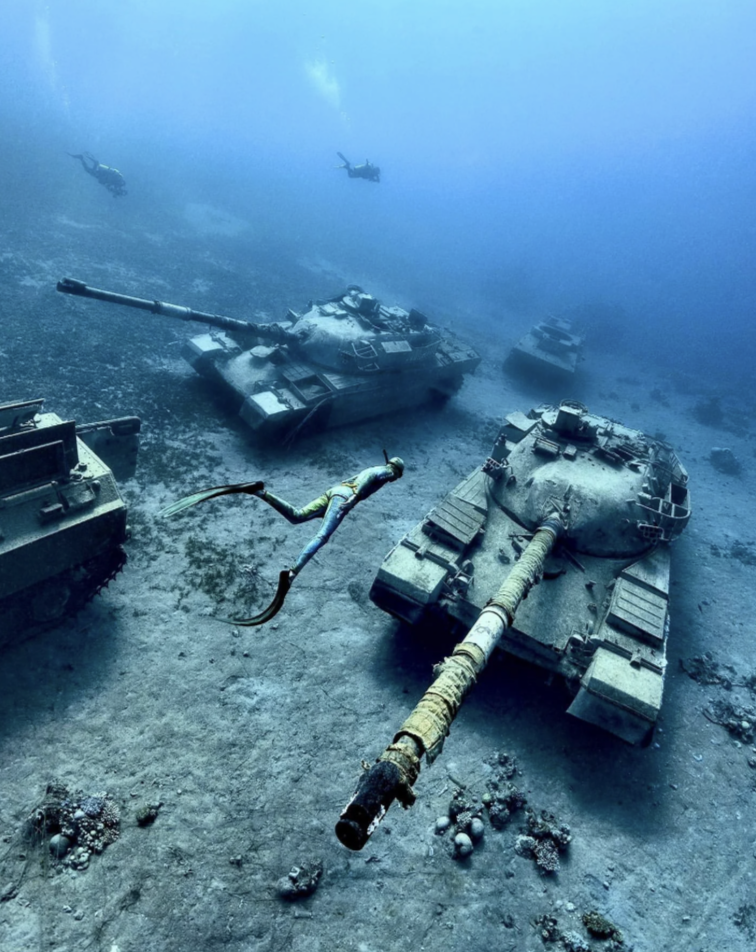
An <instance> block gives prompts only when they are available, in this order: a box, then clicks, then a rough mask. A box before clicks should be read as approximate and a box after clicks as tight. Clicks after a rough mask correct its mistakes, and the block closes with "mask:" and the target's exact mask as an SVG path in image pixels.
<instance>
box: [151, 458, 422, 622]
mask: <svg viewBox="0 0 756 952" xmlns="http://www.w3.org/2000/svg"><path fill="white" fill-rule="evenodd" d="M384 456H385V457H386V462H385V464H383V465H381V466H370V467H369V468H368V469H363V470H362V471H361V472H359V473H357V474H356V475H354V476H350V477H349V478H348V479H345V480H342V482H340V483H337V485H335V486H332V487H331V488H330V489H327V490H326V491H325V492H324V493H323V494H322V495H321V496H318V498H317V499H313V501H312V502H311V503H308V504H307V505H306V506H303V507H302V508H301V509H298V508H296V507H295V506H293V505H292V504H291V503H290V502H287V501H286V500H285V499H281V497H280V496H276V495H274V494H273V493H271V492H268V490H267V489H266V488H265V484H264V483H262V482H254V483H236V484H233V485H229V486H213V487H211V488H210V489H201V490H199V491H198V492H195V493H192V494H191V495H189V496H185V497H184V498H183V499H179V500H178V501H177V502H174V503H172V504H171V505H170V506H167V507H166V508H165V509H163V510H162V511H161V512H160V515H161V516H173V515H175V514H176V513H177V512H182V511H183V510H184V509H188V508H189V507H190V506H196V505H197V503H200V502H204V501H205V500H207V499H214V498H215V497H216V496H227V495H231V494H234V493H245V494H246V495H249V496H257V498H258V499H262V501H263V502H266V503H267V504H268V505H269V506H271V507H272V508H273V509H275V510H276V512H278V513H280V514H281V515H282V516H283V517H284V518H285V519H287V520H288V521H289V522H291V523H292V524H294V525H297V524H299V523H300V522H309V521H310V520H311V519H318V518H321V519H322V520H323V524H322V525H321V527H320V530H319V531H318V533H317V534H316V535H315V536H314V537H313V538H312V539H311V540H310V541H309V542H308V543H307V545H306V546H305V547H304V548H303V549H302V551H301V552H300V553H299V557H298V558H297V560H296V562H295V563H294V565H293V566H292V567H291V568H290V569H284V570H283V571H282V572H280V573H279V577H278V589H277V591H276V594H275V596H274V598H273V601H272V602H271V603H270V605H268V607H267V608H265V609H264V610H263V611H261V612H260V613H259V614H257V615H254V616H253V617H252V618H240V619H233V618H232V619H226V620H227V621H229V622H230V623H231V624H234V625H244V626H247V627H253V626H255V625H262V624H264V623H265V622H266V621H270V619H271V618H273V616H274V615H276V614H277V613H278V612H279V611H280V610H281V607H282V606H283V603H284V599H285V598H286V595H287V593H288V591H289V589H290V588H291V586H292V583H293V582H294V579H295V578H296V577H297V575H299V573H300V572H301V571H302V569H303V568H304V567H305V565H307V563H308V562H309V561H310V559H311V558H312V557H313V556H314V555H315V553H316V552H318V551H319V550H320V549H322V548H323V546H324V545H325V544H326V543H327V542H328V541H329V539H330V538H331V536H332V535H333V534H334V532H335V531H336V530H337V529H338V527H339V526H340V525H341V521H342V520H343V519H344V517H345V516H346V515H347V514H348V513H349V512H351V511H352V509H354V507H355V506H356V505H357V503H358V502H362V500H363V499H367V498H368V496H372V495H373V493H375V492H377V491H378V490H379V489H380V488H381V487H382V486H384V485H385V484H386V483H392V482H394V481H395V480H397V479H401V477H402V474H403V473H404V462H403V460H401V459H400V458H399V457H398V456H393V457H392V458H391V459H389V458H388V456H387V455H386V453H385V451H384Z"/></svg>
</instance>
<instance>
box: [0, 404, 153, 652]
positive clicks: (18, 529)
mask: <svg viewBox="0 0 756 952" xmlns="http://www.w3.org/2000/svg"><path fill="white" fill-rule="evenodd" d="M43 402H44V401H42V400H29V401H26V402H23V403H10V404H5V405H4V406H0V619H2V624H1V625H0V647H2V646H4V645H6V644H9V643H12V642H15V641H20V640H22V639H23V638H25V637H28V636H29V635H31V634H33V633H34V632H35V631H38V630H40V629H44V628H49V627H51V626H52V625H54V624H56V623H58V622H59V621H61V620H62V619H63V618H65V617H67V616H70V615H73V614H75V613H76V612H77V611H78V610H79V609H80V608H82V607H83V605H85V604H86V602H88V601H89V600H90V599H92V598H93V597H94V596H95V595H96V594H97V593H98V592H99V591H100V590H101V589H102V588H103V587H104V586H106V585H107V584H108V583H109V582H110V581H111V580H112V579H113V578H115V576H116V575H117V574H118V573H119V572H120V570H121V569H122V567H123V565H124V563H125V562H126V553H125V551H124V548H123V544H124V542H125V541H126V512H127V510H126V504H125V503H124V501H123V499H122V498H121V494H120V493H119V491H118V487H117V485H116V481H115V476H114V473H117V474H118V478H119V479H126V478H128V477H129V476H131V475H133V473H134V470H135V467H136V457H137V451H138V445H139V436H138V434H139V429H140V421H139V418H138V417H122V418H120V419H116V420H105V421H103V422H99V423H89V424H83V425H80V426H77V425H76V424H75V423H74V422H73V421H71V420H62V419H61V418H60V417H59V416H57V415H56V414H55V413H42V404H43ZM93 448H94V449H93ZM104 460H108V462H107V463H106V462H105V461H104Z"/></svg>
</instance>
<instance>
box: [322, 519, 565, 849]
mask: <svg viewBox="0 0 756 952" xmlns="http://www.w3.org/2000/svg"><path fill="white" fill-rule="evenodd" d="M563 532H564V524H563V522H562V517H561V516H560V515H559V514H558V513H553V514H552V515H551V516H549V518H548V519H546V520H544V521H543V522H542V524H541V525H540V526H539V528H538V530H537V531H536V533H535V535H534V536H533V538H532V539H531V541H530V543H529V544H528V546H527V547H526V548H525V550H524V551H523V553H522V555H521V556H520V559H519V561H518V562H517V563H516V565H515V566H514V568H513V569H512V570H511V572H510V573H509V574H508V575H507V577H506V578H505V580H504V581H503V583H502V585H501V587H500V588H499V591H498V592H497V593H496V595H495V596H494V597H493V598H492V599H491V601H490V602H489V603H488V604H487V605H486V607H485V608H484V609H483V610H482V611H481V613H480V615H479V616H478V618H477V620H476V622H475V624H474V625H473V626H472V628H471V629H470V631H469V632H468V633H467V635H466V637H465V638H464V639H463V640H462V641H461V642H460V643H459V644H458V645H457V646H456V647H455V648H454V651H453V652H452V654H451V656H450V657H448V658H446V659H445V660H444V661H443V663H442V664H440V665H438V666H437V669H436V678H435V680H434V682H433V684H431V686H430V687H429V688H428V690H427V691H426V692H425V694H424V695H423V697H422V698H421V699H420V701H419V703H418V704H417V706H416V707H415V709H414V711H413V712H412V713H411V714H410V716H409V717H408V718H407V720H406V721H405V722H404V724H402V726H401V727H400V728H399V731H398V733H397V734H396V735H395V737H394V740H393V741H392V743H391V744H389V746H388V747H387V748H386V749H385V750H384V752H383V753H382V754H381V755H380V757H379V758H378V760H377V761H376V763H375V764H373V766H372V767H370V768H369V769H368V770H367V771H366V772H365V773H364V774H363V775H362V777H361V778H360V781H359V783H358V785H357V790H356V791H355V793H354V796H353V797H352V799H351V800H350V801H349V803H348V804H347V805H346V807H345V808H344V810H343V812H342V814H341V816H340V818H339V821H338V823H337V824H336V835H337V836H338V838H339V840H340V841H341V842H342V843H343V844H344V846H346V847H348V848H349V849H351V850H360V849H362V847H363V846H364V845H365V843H367V841H368V839H369V837H370V835H371V833H372V832H373V830H375V828H376V827H377V826H378V824H379V823H380V822H381V820H382V819H383V817H384V816H385V815H386V812H387V811H388V808H389V807H390V806H391V804H392V803H393V802H394V800H398V801H399V802H400V803H401V804H402V806H404V807H410V806H412V804H413V803H414V802H415V793H414V791H413V789H412V787H413V784H414V783H415V781H416V780H417V778H418V776H419V774H420V763H421V759H422V756H423V754H425V757H426V760H427V762H428V763H429V764H431V763H432V762H433V761H434V760H435V759H436V757H437V756H438V755H439V754H440V753H441V750H442V748H443V744H444V740H445V738H446V736H447V735H448V733H449V730H450V729H451V725H452V723H453V721H454V718H455V717H456V715H457V711H458V710H459V708H460V707H461V705H462V701H463V700H464V699H465V696H466V695H467V693H468V691H469V690H470V688H471V687H472V686H473V685H474V684H475V682H476V680H477V679H478V676H479V675H480V673H481V671H482V670H483V669H484V668H485V666H486V664H487V663H488V659H489V658H490V657H491V654H492V653H493V650H494V648H495V647H496V645H497V643H498V641H499V639H500V638H501V636H502V634H503V633H504V631H505V630H506V629H507V628H509V627H511V625H512V624H513V622H514V617H515V612H516V610H517V608H518V606H519V605H520V602H521V601H522V600H523V598H525V596H526V595H527V594H528V592H529V591H530V589H531V588H532V586H533V585H535V584H536V582H538V581H539V579H540V578H541V575H542V574H543V566H544V563H545V561H546V557H547V556H548V554H549V552H551V550H552V548H553V547H554V543H555V542H556V540H557V539H558V538H559V536H560V535H561V534H562V533H563Z"/></svg>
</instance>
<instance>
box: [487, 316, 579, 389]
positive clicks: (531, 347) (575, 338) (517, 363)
mask: <svg viewBox="0 0 756 952" xmlns="http://www.w3.org/2000/svg"><path fill="white" fill-rule="evenodd" d="M582 348H583V338H582V337H581V336H579V335H578V334H577V333H576V332H575V328H574V327H573V325H572V323H571V322H570V321H567V320H564V319H563V318H559V317H549V318H547V320H545V321H541V322H540V323H539V324H536V325H535V326H533V327H532V328H531V329H530V330H529V331H528V332H527V334H525V336H524V337H522V338H521V339H520V340H519V341H518V342H517V343H516V344H515V345H514V347H513V348H512V349H511V351H510V352H509V354H508V356H507V359H506V360H505V361H504V368H505V369H506V370H512V371H514V372H515V373H526V374H536V375H538V376H539V377H542V378H545V379H548V378H554V379H555V380H564V379H569V378H570V377H572V376H573V375H574V373H575V371H576V370H577V366H578V363H579V362H580V360H581V354H582Z"/></svg>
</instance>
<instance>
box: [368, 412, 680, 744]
mask: <svg viewBox="0 0 756 952" xmlns="http://www.w3.org/2000/svg"><path fill="white" fill-rule="evenodd" d="M588 417H589V418H590V419H591V420H592V421H595V426H596V432H597V433H598V434H599V435H598V436H597V438H596V441H594V442H590V443H589V444H587V445H584V446H580V445H579V441H577V440H575V439H574V437H572V436H567V437H564V435H563V434H562V437H563V438H562V437H560V435H559V434H556V435H555V434H554V431H553V430H552V429H550V428H549V427H547V426H545V425H544V423H543V417H538V416H537V415H536V416H535V417H534V418H533V419H530V418H526V417H525V416H524V415H523V414H515V415H512V418H511V419H512V423H511V424H510V423H509V422H508V423H507V424H506V425H505V427H504V428H503V431H502V433H503V435H501V436H500V438H499V440H498V441H497V447H496V448H495V450H494V454H493V456H492V457H491V458H490V459H489V460H488V461H487V462H486V464H484V465H483V466H482V467H479V468H477V469H476V470H474V471H473V472H472V473H470V475H469V476H468V477H466V478H465V479H464V480H462V482H460V483H459V484H458V485H457V486H456V487H455V488H454V489H453V490H452V491H451V492H450V493H449V494H448V495H447V496H446V497H445V498H444V499H443V500H442V501H441V503H440V504H439V505H438V506H437V507H436V508H435V509H434V510H432V511H431V512H430V513H429V514H428V516H426V518H425V519H424V520H423V522H421V523H420V524H418V525H417V526H415V527H414V528H413V529H412V530H411V531H410V532H409V533H408V534H407V535H406V536H405V537H404V538H403V539H402V540H401V541H400V542H399V544H398V545H397V546H395V547H394V549H392V551H391V552H390V553H389V554H388V555H387V557H386V558H385V560H384V562H383V564H382V565H381V567H380V569H379V571H378V574H377V576H376V578H375V581H374V583H373V586H372V589H371V593H370V595H371V598H372V600H373V601H374V602H375V603H376V604H377V605H378V606H379V607H381V608H383V609H384V610H386V611H388V612H389V613H391V614H393V615H394V616H396V617H397V618H400V619H402V620H403V621H405V622H407V623H409V624H411V625H415V624H420V623H424V622H433V623H435V625H436V630H438V625H439V624H440V625H441V626H442V627H443V628H444V629H446V630H449V629H452V630H453V631H454V633H455V634H457V635H462V634H466V633H467V631H468V630H469V629H470V628H471V627H472V625H473V624H474V622H475V620H476V619H477V617H478V615H479V614H480V612H481V610H482V609H483V608H484V607H485V606H486V604H487V603H488V602H489V600H490V599H492V598H493V597H494V595H495V594H496V592H497V589H498V587H499V585H500V584H501V581H502V578H503V577H504V575H505V574H506V573H507V571H508V569H509V568H511V566H512V565H513V564H514V563H515V562H516V561H517V559H518V558H519V554H520V552H521V551H522V550H523V548H524V546H525V545H526V544H527V541H528V539H529V535H530V533H532V531H533V528H534V525H535V523H536V522H537V511H536V510H537V508H538V507H537V506H535V507H532V511H529V509H528V507H529V506H530V505H531V504H532V500H533V494H534V492H535V493H536V494H537V487H538V481H539V480H542V482H543V484H544V486H545V487H546V488H545V490H544V500H545V501H546V504H547V506H548V505H549V504H553V503H554V500H557V501H558V500H559V499H560V498H561V497H562V496H563V495H566V496H567V498H569V499H570V500H571V502H570V504H569V505H568V506H567V513H566V517H567V516H569V515H570V514H572V517H573V522H574V521H576V518H575V514H576V512H580V513H581V518H583V519H584V521H585V523H586V526H585V528H584V529H583V531H582V534H577V535H576V536H574V537H573V538H572V539H570V540H569V542H568V543H565V544H564V545H561V546H558V547H557V548H556V549H555V551H554V553H553V554H552V555H550V556H549V559H548V562H547V565H546V568H545V571H544V574H543V578H542V579H541V581H540V583H539V584H538V585H537V586H536V587H535V588H534V589H533V590H531V592H530V594H529V596H528V598H527V599H526V600H525V601H524V602H523V603H522V605H521V606H520V608H519V609H518V610H517V613H516V616H515V618H514V620H513V623H512V625H511V627H509V628H507V629H506V631H505V632H504V635H503V636H502V639H501V642H500V645H501V647H502V648H504V649H505V650H506V651H508V652H509V653H511V654H513V655H515V656H517V657H519V658H522V659H523V660H525V661H528V662H531V663H533V664H537V665H539V666H540V667H543V668H546V669H548V670H549V671H551V672H553V673H555V674H558V675H560V676H561V677H563V678H564V680H565V682H566V683H567V685H568V686H569V687H570V688H571V690H572V693H573V695H574V699H573V701H572V704H571V705H570V708H569V712H570V713H571V714H573V715H575V716H577V717H579V718H580V719H582V720H585V721H588V722H590V723H593V724H596V725H598V726H600V727H602V728H603V729H605V730H608V731H610V732H611V733H614V734H616V735H617V736H619V737H621V738H623V739H624V740H626V741H628V742H630V743H636V744H637V743H643V742H644V741H647V740H648V738H649V737H650V736H651V733H652V731H653V727H654V724H655V722H656V718H657V716H658V713H659V710H660V707H661V701H662V691H663V684H664V673H665V667H666V641H667V632H668V628H669V614H668V603H669V572H670V552H669V546H668V545H667V544H666V543H667V542H668V541H669V539H670V538H672V537H673V536H674V535H676V534H677V533H678V532H680V531H682V529H683V528H684V525H685V524H686V522H687V518H688V516H689V513H690V508H689V500H688V496H687V489H686V486H685V483H686V479H687V477H686V476H685V475H684V470H682V468H681V467H679V469H678V470H676V473H677V475H676V476H675V477H673V478H672V481H671V483H670V485H669V486H667V487H666V488H665V489H664V492H663V494H662V498H660V500H659V501H658V504H657V501H656V499H655V497H654V501H653V502H650V501H649V499H648V498H647V497H648V495H649V494H648V493H646V492H645V490H644V489H643V485H644V482H643V481H644V480H647V481H648V474H647V472H645V471H644V472H641V471H640V469H639V464H640V463H641V462H642V461H643V458H644V453H645V454H646V456H647V457H648V454H649V453H652V452H655V451H654V450H653V442H652V441H646V438H644V437H643V435H642V434H639V433H638V432H637V431H632V430H627V429H625V428H620V427H618V425H617V424H613V423H611V421H608V420H605V419H604V418H601V417H593V416H592V415H588ZM602 433H603V434H607V433H611V434H612V435H613V437H614V442H611V441H609V440H608V438H607V439H604V435H602ZM547 436H548V444H549V445H548V446H546V445H545V444H546V441H547ZM602 439H604V442H603V443H602V442H601V441H602ZM539 441H541V443H540V445H539ZM518 444H521V445H520V447H519V456H518V457H517V459H515V455H516V454H515V453H514V447H515V446H517V445H518ZM576 444H577V445H576ZM615 445H616V447H619V449H620V450H624V449H625V448H626V447H628V446H633V445H634V448H635V452H634V455H632V454H630V452H629V451H628V455H626V457H625V458H624V462H623V461H622V460H619V459H618V458H614V457H617V455H618V452H619V450H618V451H615V449H614V447H615ZM502 447H504V449H502ZM506 447H509V450H507V449H506ZM510 450H511V451H512V452H511V453H510ZM497 456H498V457H499V458H498V459H496V457H497ZM671 458H672V457H669V459H671ZM509 459H511V460H513V462H512V463H511V464H510V462H509ZM666 459H667V457H666V456H665V461H666ZM647 461H648V460H647ZM603 463H605V465H606V471H604V469H603V467H602V464H603ZM659 465H660V466H661V465H662V464H659ZM664 465H666V462H665V464H664ZM581 466H582V467H583V469H584V473H582V474H581V472H580V467H581ZM558 467H563V468H564V469H565V471H566V474H565V476H564V479H565V480H566V482H565V485H566V486H569V487H570V491H569V492H567V493H566V494H565V493H563V492H562V486H561V485H560V483H559V477H558V475H555V474H556V473H558V469H557V468H558ZM581 482H583V483H584V484H585V485H586V486H587V487H588V492H587V495H586V498H585V499H584V498H583V497H582V494H581V489H580V485H581ZM528 483H530V485H529V486H528V485H527V484H528ZM634 484H635V485H636V489H637V493H636V495H637V496H639V498H640V502H639V503H636V502H634V500H633V499H632V498H629V496H628V493H630V492H632V486H633V485H634ZM576 487H577V488H576ZM591 493H593V494H594V495H596V496H598V495H601V494H602V493H603V494H605V495H607V496H608V497H609V498H608V500H607V501H606V506H605V507H602V504H601V501H598V502H597V501H595V500H592V499H591V498H590V496H591ZM630 503H633V507H632V508H631V506H630ZM591 505H593V506H594V508H595V512H588V511H587V510H588V509H589V508H590V506H591ZM615 507H618V513H617V517H616V521H617V523H618V525H617V529H616V532H614V533H613V534H610V533H608V532H607V531H606V527H607V526H608V525H609V524H610V522H611V518H612V517H611V513H612V511H614V509H615ZM646 509H648V510H649V511H651V512H653V511H655V510H657V511H659V512H663V513H664V514H665V515H664V518H663V519H659V520H656V521H657V523H658V524H657V525H656V526H655V527H653V526H651V523H652V522H653V521H654V519H653V517H652V516H651V517H648V516H647V513H646V511H645V510H646ZM633 517H635V518H633ZM665 520H666V521H665ZM675 520H678V521H675ZM638 524H640V525H641V528H640V529H638ZM602 533H604V535H602ZM596 553H599V554H596ZM429 630H432V629H431V627H430V626H429Z"/></svg>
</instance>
